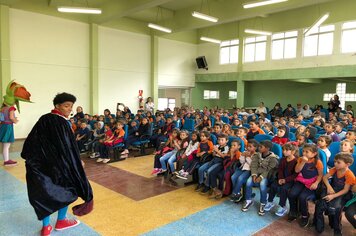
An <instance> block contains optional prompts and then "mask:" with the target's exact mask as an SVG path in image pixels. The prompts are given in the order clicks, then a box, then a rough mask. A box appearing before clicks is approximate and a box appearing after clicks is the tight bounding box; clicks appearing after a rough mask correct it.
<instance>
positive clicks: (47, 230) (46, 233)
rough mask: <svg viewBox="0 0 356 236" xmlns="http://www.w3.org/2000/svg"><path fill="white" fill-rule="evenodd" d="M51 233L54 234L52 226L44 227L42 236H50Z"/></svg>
mask: <svg viewBox="0 0 356 236" xmlns="http://www.w3.org/2000/svg"><path fill="white" fill-rule="evenodd" d="M51 232H52V226H51V225H47V226H43V227H42V230H41V236H50V235H51Z"/></svg>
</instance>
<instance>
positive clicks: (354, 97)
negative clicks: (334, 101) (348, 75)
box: [323, 83, 356, 108]
mask: <svg viewBox="0 0 356 236" xmlns="http://www.w3.org/2000/svg"><path fill="white" fill-rule="evenodd" d="M335 94H337V95H338V96H339V100H340V107H341V108H345V102H356V93H346V83H338V84H336V93H324V98H323V100H324V101H330V99H331V98H333V97H334V95H335Z"/></svg>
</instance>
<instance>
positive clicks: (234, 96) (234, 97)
mask: <svg viewBox="0 0 356 236" xmlns="http://www.w3.org/2000/svg"><path fill="white" fill-rule="evenodd" d="M236 98H237V92H236V91H229V99H236Z"/></svg>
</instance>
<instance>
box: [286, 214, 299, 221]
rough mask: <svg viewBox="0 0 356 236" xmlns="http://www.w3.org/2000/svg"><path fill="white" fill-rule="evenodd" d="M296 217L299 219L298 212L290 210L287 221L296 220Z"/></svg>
mask: <svg viewBox="0 0 356 236" xmlns="http://www.w3.org/2000/svg"><path fill="white" fill-rule="evenodd" d="M296 219H297V214H296V213H293V212H289V215H288V219H287V221H288V222H292V221H294V220H296Z"/></svg>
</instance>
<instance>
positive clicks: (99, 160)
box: [96, 158, 104, 162]
mask: <svg viewBox="0 0 356 236" xmlns="http://www.w3.org/2000/svg"><path fill="white" fill-rule="evenodd" d="M103 160H104V159H103V158H98V160H96V162H102V161H103Z"/></svg>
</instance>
